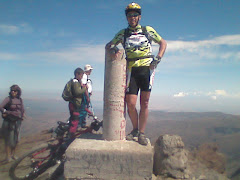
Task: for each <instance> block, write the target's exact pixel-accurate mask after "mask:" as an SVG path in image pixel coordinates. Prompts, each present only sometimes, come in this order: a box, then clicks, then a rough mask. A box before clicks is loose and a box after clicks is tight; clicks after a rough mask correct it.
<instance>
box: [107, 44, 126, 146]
mask: <svg viewBox="0 0 240 180" xmlns="http://www.w3.org/2000/svg"><path fill="white" fill-rule="evenodd" d="M115 54H117V56H115ZM125 90H126V59H125V57H124V50H119V51H118V52H117V51H112V49H110V50H108V51H107V50H106V52H105V75H104V112H103V138H104V139H105V140H109V141H111V140H124V139H125V127H126V119H125V114H126V113H125Z"/></svg>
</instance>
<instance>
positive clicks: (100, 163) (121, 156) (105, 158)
mask: <svg viewBox="0 0 240 180" xmlns="http://www.w3.org/2000/svg"><path fill="white" fill-rule="evenodd" d="M152 169H153V148H152V146H151V144H150V143H149V144H148V146H142V145H140V144H138V143H137V142H133V141H124V140H121V141H105V140H93V139H76V140H75V141H74V142H73V143H72V144H71V145H70V146H69V147H68V149H67V151H66V162H65V165H64V176H65V178H66V179H104V180H114V179H116V180H126V179H128V180H136V179H137V180H141V179H144V180H146V179H151V178H152Z"/></svg>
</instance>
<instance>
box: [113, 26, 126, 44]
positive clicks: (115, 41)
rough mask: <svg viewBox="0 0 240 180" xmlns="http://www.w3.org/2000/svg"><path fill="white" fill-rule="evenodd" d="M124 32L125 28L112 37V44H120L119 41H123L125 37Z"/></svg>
mask: <svg viewBox="0 0 240 180" xmlns="http://www.w3.org/2000/svg"><path fill="white" fill-rule="evenodd" d="M124 32H125V29H122V30H121V31H119V32H118V33H117V34H116V35H115V37H114V38H113V39H112V41H111V42H112V44H114V45H118V44H119V43H123V39H124Z"/></svg>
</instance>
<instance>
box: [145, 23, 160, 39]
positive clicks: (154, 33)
mask: <svg viewBox="0 0 240 180" xmlns="http://www.w3.org/2000/svg"><path fill="white" fill-rule="evenodd" d="M146 30H147V32H148V33H149V37H150V38H151V40H153V41H154V42H155V43H159V42H160V41H161V39H162V37H161V36H160V35H159V34H158V33H157V31H155V29H153V28H152V27H151V26H146Z"/></svg>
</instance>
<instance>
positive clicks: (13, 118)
mask: <svg viewBox="0 0 240 180" xmlns="http://www.w3.org/2000/svg"><path fill="white" fill-rule="evenodd" d="M19 99H20V102H21V106H22V104H23V102H22V98H19ZM11 105H12V97H11V96H9V102H8V103H7V104H6V105H5V106H4V109H6V110H8V111H9V110H10V107H11ZM22 114H23V112H22ZM2 115H3V114H2ZM7 117H8V119H9V120H10V121H13V122H15V121H17V120H19V117H16V116H14V115H11V114H9V115H7ZM2 118H4V117H3V116H2Z"/></svg>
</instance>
